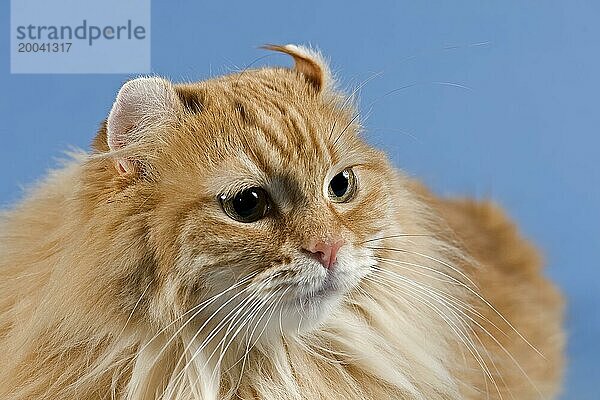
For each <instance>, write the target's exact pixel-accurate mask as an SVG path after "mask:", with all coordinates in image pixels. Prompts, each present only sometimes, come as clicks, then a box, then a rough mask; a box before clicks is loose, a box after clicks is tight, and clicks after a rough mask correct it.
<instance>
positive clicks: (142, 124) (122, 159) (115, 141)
mask: <svg viewBox="0 0 600 400" xmlns="http://www.w3.org/2000/svg"><path fill="white" fill-rule="evenodd" d="M181 108H182V104H181V101H180V100H179V98H178V95H177V93H176V91H175V88H174V87H173V84H172V83H171V82H169V81H167V80H166V79H163V78H158V77H143V78H136V79H133V80H130V81H128V82H126V83H125V84H124V85H123V87H122V88H121V89H120V90H119V93H118V94H117V98H116V100H115V102H114V104H113V106H112V109H111V110H110V114H109V116H108V119H107V124H106V130H107V142H108V143H107V144H108V147H109V149H110V150H111V151H118V150H123V149H125V148H126V147H127V146H129V145H133V144H151V143H152V140H153V139H154V140H156V138H154V135H157V134H160V131H161V130H162V129H161V128H164V127H165V126H168V125H171V124H172V123H174V122H175V121H176V120H177V118H178V115H179V114H180V112H181ZM135 158H136V157H135V156H130V155H116V156H115V158H114V160H115V166H116V168H117V170H118V171H119V173H120V174H129V173H133V172H135V169H136V165H137V164H136V161H139V160H136V159H135Z"/></svg>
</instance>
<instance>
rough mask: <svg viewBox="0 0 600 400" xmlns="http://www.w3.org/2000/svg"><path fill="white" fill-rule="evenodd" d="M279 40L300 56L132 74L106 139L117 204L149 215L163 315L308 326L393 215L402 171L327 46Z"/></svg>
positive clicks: (361, 266)
mask: <svg viewBox="0 0 600 400" xmlns="http://www.w3.org/2000/svg"><path fill="white" fill-rule="evenodd" d="M270 48H271V49H272V50H277V51H280V52H283V53H287V54H289V55H291V56H292V57H293V58H294V61H295V66H294V67H293V68H261V69H249V70H244V71H241V72H238V73H235V74H231V75H227V76H223V77H220V78H216V79H210V80H207V81H203V82H198V83H190V84H172V83H171V82H169V81H167V80H165V79H162V78H157V77H146V78H138V79H134V80H132V81H129V82H127V83H126V84H125V85H124V86H123V88H122V89H121V90H120V92H119V94H118V96H117V99H116V101H115V103H114V106H113V108H112V110H111V112H110V115H109V118H108V120H107V125H106V135H105V136H103V137H101V138H100V139H97V140H104V141H105V142H106V143H105V144H106V146H105V147H104V148H105V150H106V151H107V152H108V153H109V154H111V159H110V162H111V164H110V165H111V167H110V170H111V174H112V176H113V178H112V182H113V183H114V186H115V187H118V190H119V191H120V193H126V195H123V196H121V197H119V201H118V202H117V203H120V204H119V205H118V206H119V207H124V208H125V209H127V210H128V211H127V213H128V215H133V214H135V213H143V221H144V222H143V223H144V228H143V229H142V230H140V229H139V227H136V228H132V229H133V230H134V231H135V232H137V233H136V234H139V233H140V232H143V235H144V236H145V240H147V242H148V244H149V246H150V248H152V249H153V252H154V254H153V258H154V261H155V270H154V272H153V274H154V278H153V279H155V281H156V287H155V288H154V290H152V291H149V292H148V293H150V292H152V295H151V296H152V299H150V304H151V309H154V310H155V314H156V315H159V316H161V315H162V316H169V318H172V317H173V316H175V315H179V316H181V314H182V313H185V312H186V311H189V310H193V311H192V312H190V313H188V314H186V316H185V317H184V318H182V321H186V320H187V319H188V317H190V316H192V315H194V312H195V311H198V318H197V321H198V323H202V321H203V320H204V321H205V320H206V319H207V318H210V316H211V315H213V314H214V317H213V318H214V321H215V322H216V321H217V320H219V321H223V320H225V321H226V323H227V322H232V321H235V320H234V318H237V321H236V323H238V324H241V323H242V322H245V323H246V324H248V325H250V326H251V329H252V325H260V324H264V321H266V320H267V319H268V318H269V316H272V315H275V317H273V318H272V320H273V321H276V323H274V324H272V326H271V325H270V326H271V328H269V329H267V331H270V330H276V331H277V332H279V330H280V329H283V330H284V331H286V330H287V331H295V330H298V329H300V330H303V329H309V328H310V327H314V326H315V324H317V323H318V322H319V321H321V320H323V318H326V317H327V315H329V313H330V311H331V309H332V308H335V307H336V306H338V305H339V303H340V302H341V301H343V300H342V299H343V297H344V296H345V295H347V294H348V293H349V292H350V291H352V290H353V289H355V288H356V287H357V285H358V284H359V283H360V281H361V279H362V278H363V277H364V276H365V275H366V274H368V273H369V271H370V267H371V266H372V265H373V264H374V259H373V257H372V254H371V251H370V250H369V249H368V246H367V245H366V244H365V243H367V241H369V240H372V239H374V238H377V237H381V236H383V235H384V234H385V233H386V232H387V230H388V226H389V225H390V223H391V211H392V203H393V201H392V198H391V196H392V194H391V193H392V191H393V190H392V188H391V185H392V183H393V182H394V181H395V178H394V172H393V171H392V169H391V168H390V166H389V164H388V162H387V160H386V158H385V157H384V156H383V155H382V153H381V152H379V151H376V150H374V149H373V148H371V147H370V146H368V145H367V144H366V143H365V142H364V141H363V140H362V139H361V138H360V137H359V130H360V127H359V122H358V117H357V114H356V109H355V106H354V104H353V98H352V96H345V95H342V94H341V93H340V92H339V91H337V90H336V89H335V84H334V82H333V80H332V77H331V74H330V72H329V69H328V67H327V65H326V64H325V62H324V61H323V59H322V57H321V56H320V55H319V54H318V53H316V52H314V51H311V50H309V49H305V48H302V47H297V46H293V45H288V46H270ZM98 147H99V148H102V145H98ZM109 150H110V151H109ZM113 206H116V205H113ZM127 213H126V214H127ZM133 218H134V217H133V216H132V217H131V219H133ZM123 226H124V227H126V226H127V222H124V224H123ZM124 229H125V228H124ZM143 289H144V288H138V290H140V291H141V290H143ZM261 316H262V317H261ZM227 318H229V320H227ZM252 318H254V319H252ZM163 322H164V323H168V322H169V320H168V318H165V320H164V321H163ZM234 325H235V324H234Z"/></svg>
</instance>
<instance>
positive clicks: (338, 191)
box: [327, 168, 356, 203]
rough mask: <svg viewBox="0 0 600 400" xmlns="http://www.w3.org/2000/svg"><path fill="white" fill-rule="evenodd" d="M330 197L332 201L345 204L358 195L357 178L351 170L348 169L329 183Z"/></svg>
mask: <svg viewBox="0 0 600 400" xmlns="http://www.w3.org/2000/svg"><path fill="white" fill-rule="evenodd" d="M327 191H328V195H329V198H330V199H331V201H333V202H336V203H345V202H347V201H350V200H351V199H352V197H353V196H354V194H355V193H356V176H355V175H354V172H352V169H351V168H346V169H345V170H343V171H342V172H340V173H339V174H337V175H336V176H334V177H333V178H332V179H331V181H330V182H329V188H328V190H327Z"/></svg>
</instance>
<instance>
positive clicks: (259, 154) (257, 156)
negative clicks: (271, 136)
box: [243, 126, 275, 176]
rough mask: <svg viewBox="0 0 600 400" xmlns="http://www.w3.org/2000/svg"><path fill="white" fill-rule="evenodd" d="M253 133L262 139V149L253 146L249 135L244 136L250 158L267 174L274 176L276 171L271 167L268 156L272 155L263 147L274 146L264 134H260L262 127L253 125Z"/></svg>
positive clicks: (258, 138)
mask: <svg viewBox="0 0 600 400" xmlns="http://www.w3.org/2000/svg"><path fill="white" fill-rule="evenodd" d="M251 129H252V131H251V132H252V133H255V135H254V136H255V137H256V138H257V140H260V141H261V143H260V144H261V146H260V149H258V151H257V149H256V148H255V147H256V146H252V144H251V143H250V142H249V140H248V138H247V137H244V139H243V140H244V144H245V148H246V150H247V151H246V153H247V154H248V156H249V157H250V159H251V160H252V161H253V162H254V164H255V165H256V166H257V167H258V168H259V169H260V170H262V171H263V172H264V173H265V174H267V175H269V176H272V175H274V174H275V171H274V170H273V168H271V165H270V163H269V160H268V156H269V155H270V154H269V152H268V151H263V149H265V148H268V147H273V146H272V144H271V143H269V142H268V141H267V140H266V139H265V138H264V136H263V135H260V129H259V128H258V127H256V126H253V127H252V128H251Z"/></svg>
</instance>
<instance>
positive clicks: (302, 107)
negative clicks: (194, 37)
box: [0, 45, 565, 400]
mask: <svg viewBox="0 0 600 400" xmlns="http://www.w3.org/2000/svg"><path fill="white" fill-rule="evenodd" d="M267 48H268V49H270V50H274V51H278V52H282V53H285V54H288V55H289V56H291V57H292V58H293V60H294V66H293V67H290V68H284V67H263V68H256V69H246V70H243V71H240V72H237V73H232V74H230V75H225V76H221V77H217V78H212V79H209V80H206V81H202V82H197V83H183V84H173V83H171V82H170V81H168V80H166V79H164V78H161V77H156V76H150V77H139V78H136V79H133V80H130V81H128V82H126V83H125V84H124V85H123V87H122V88H121V89H120V91H119V93H118V94H117V97H116V100H115V102H114V104H113V106H112V109H111V110H110V113H109V115H108V117H107V119H106V120H105V122H104V123H103V124H102V125H101V127H100V129H99V131H98V133H97V135H96V137H95V139H94V141H93V144H92V151H91V152H89V153H85V152H75V153H73V154H71V158H70V159H69V160H68V161H65V163H64V165H63V166H62V167H61V168H59V169H57V170H55V171H53V172H51V173H50V174H49V175H48V177H47V178H45V179H44V180H43V181H42V182H41V183H39V184H38V185H37V186H35V187H34V188H32V189H31V190H30V191H29V192H28V193H27V195H26V197H25V199H24V200H23V201H21V202H20V203H19V204H17V205H15V206H14V207H13V208H12V209H10V210H7V211H6V212H4V214H3V216H2V220H1V222H0V224H1V225H0V354H2V356H1V357H2V368H1V369H0V398H2V399H15V400H17V399H18V400H24V399H28V400H31V399H127V400H141V399H179V400H198V399H238V398H240V399H269V400H271V399H346V400H352V399H428V400H430V399H519V400H524V399H538V398H546V399H550V398H555V396H557V394H558V393H559V391H560V382H561V376H562V369H563V363H564V360H563V347H564V342H565V339H564V333H563V328H562V313H563V300H562V296H561V295H560V293H559V291H558V290H557V289H556V288H555V287H554V285H553V284H551V283H550V282H549V281H548V280H547V279H546V278H544V277H543V275H542V269H541V268H542V267H541V261H540V257H539V255H538V253H537V251H536V250H535V249H534V248H533V247H532V246H531V245H530V244H529V242H528V241H527V240H525V239H523V238H522V237H521V235H520V234H519V232H518V230H517V228H516V227H515V225H514V224H513V223H512V222H511V221H510V220H509V219H508V218H507V216H506V215H505V214H504V212H503V211H502V210H501V209H500V208H499V207H498V206H496V205H495V204H494V203H492V202H489V201H474V200H469V199H444V198H439V197H437V196H435V195H433V194H432V193H431V192H430V191H428V190H427V188H425V187H424V186H423V185H422V184H420V183H419V182H417V181H416V180H414V179H411V178H409V177H407V175H405V174H404V173H402V172H400V171H398V170H396V169H395V168H394V167H393V166H392V165H391V163H390V161H389V160H388V159H387V157H386V155H385V154H384V153H383V152H382V151H380V150H377V149H375V148H373V147H371V146H369V145H368V144H367V143H366V142H365V141H364V140H363V138H362V132H361V126H360V122H359V117H358V114H357V107H356V105H355V95H356V90H355V91H354V92H352V93H350V94H349V95H347V94H344V93H343V92H342V91H341V90H340V89H338V85H337V84H336V82H335V80H334V78H333V76H332V74H331V72H330V69H329V67H328V65H327V63H326V61H325V59H324V58H323V56H322V55H321V54H320V53H319V52H317V51H316V50H313V49H310V48H306V47H302V46H297V45H285V46H279V45H269V46H267Z"/></svg>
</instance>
